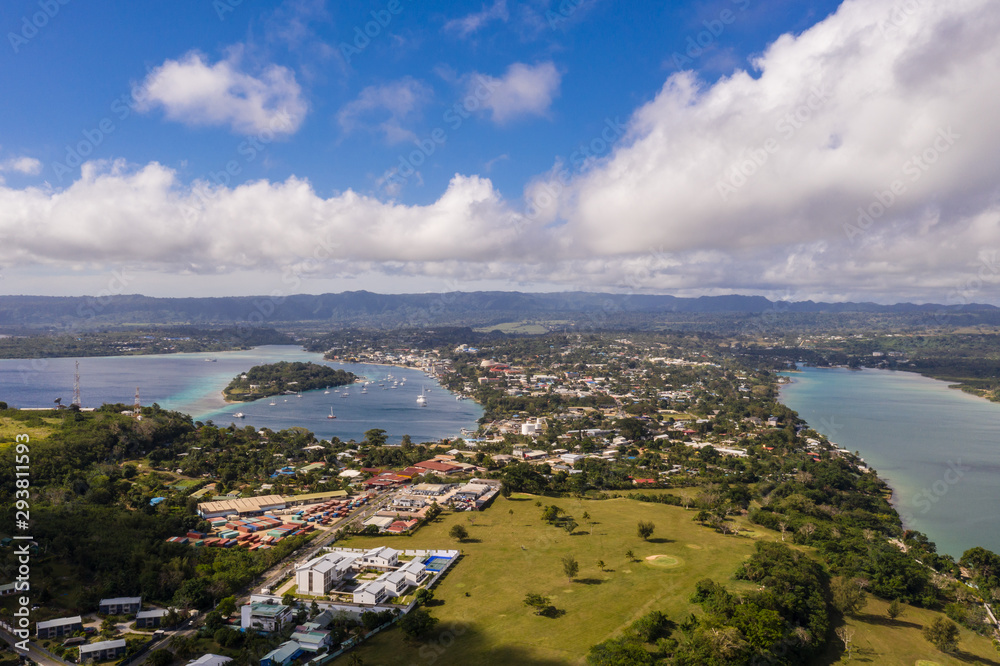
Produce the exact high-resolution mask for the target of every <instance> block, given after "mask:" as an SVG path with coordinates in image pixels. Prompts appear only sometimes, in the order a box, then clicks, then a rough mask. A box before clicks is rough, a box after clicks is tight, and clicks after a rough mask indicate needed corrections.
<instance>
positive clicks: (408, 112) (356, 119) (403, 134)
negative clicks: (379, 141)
mask: <svg viewBox="0 0 1000 666" xmlns="http://www.w3.org/2000/svg"><path fill="white" fill-rule="evenodd" d="M432 96H433V91H432V90H431V89H430V87H428V86H427V85H426V84H424V83H421V82H420V81H417V80H416V79H413V78H411V77H405V78H403V79H400V80H399V81H393V82H392V83H387V84H385V85H377V86H368V87H367V88H365V89H364V90H362V91H361V93H360V94H359V95H358V97H357V98H356V99H354V100H352V101H350V102H348V103H347V104H345V105H344V107H343V108H342V109H341V110H340V112H339V113H338V114H337V121H338V122H339V123H340V126H341V128H342V129H343V130H344V131H345V132H351V131H353V130H355V129H358V128H365V129H377V130H379V131H381V132H382V133H383V134H385V138H386V140H387V141H388V142H389V143H399V142H401V141H406V140H413V139H415V138H416V135H415V134H414V133H413V131H412V130H409V129H406V128H405V127H403V123H404V122H405V121H406V120H408V119H409V118H411V117H412V116H413V115H414V114H415V113H417V112H418V111H419V110H420V108H421V107H423V106H424V104H426V103H427V101H428V100H429V99H430V98H431V97H432Z"/></svg>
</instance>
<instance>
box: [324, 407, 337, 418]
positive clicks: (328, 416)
mask: <svg viewBox="0 0 1000 666" xmlns="http://www.w3.org/2000/svg"><path fill="white" fill-rule="evenodd" d="M326 418H328V419H335V418H337V417H336V416H335V415H334V413H333V407H331V408H330V413H329V414H327V416H326Z"/></svg>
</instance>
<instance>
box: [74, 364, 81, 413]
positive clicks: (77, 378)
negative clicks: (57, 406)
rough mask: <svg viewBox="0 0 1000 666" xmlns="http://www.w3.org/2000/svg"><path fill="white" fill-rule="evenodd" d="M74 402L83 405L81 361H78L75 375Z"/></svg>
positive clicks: (78, 405)
mask: <svg viewBox="0 0 1000 666" xmlns="http://www.w3.org/2000/svg"><path fill="white" fill-rule="evenodd" d="M73 404H74V405H76V406H77V407H80V406H82V403H81V401H80V362H79V361H77V362H76V374H75V375H74V376H73Z"/></svg>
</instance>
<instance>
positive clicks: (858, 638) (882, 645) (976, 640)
mask: <svg viewBox="0 0 1000 666" xmlns="http://www.w3.org/2000/svg"><path fill="white" fill-rule="evenodd" d="M888 606H889V604H888V603H887V602H885V601H881V600H879V599H873V598H871V597H869V598H868V604H867V605H866V606H865V608H864V609H863V610H862V611H861V613H860V614H859V615H858V617H857V618H848V619H847V622H846V625H847V626H848V627H849V628H851V629H853V630H854V637H853V639H852V642H853V649H852V654H851V659H850V660H848V658H847V654H846V653H841V652H840V649H841V648H842V647H843V644H842V643H840V642H839V641H837V640H833V641H831V643H832V646H831V647H833V648H834V650H832V651H831V655H830V656H828V658H827V659H826V660H825V661H823V662H822V663H824V664H920V666H935V665H938V666H952V665H955V666H958V665H960V664H983V665H984V666H987V665H993V666H996V665H998V664H1000V654H998V653H997V651H996V650H994V649H993V645H992V644H991V643H990V639H988V638H985V637H983V636H977V635H976V634H974V633H972V632H971V631H968V630H967V629H962V630H961V632H962V633H961V636H960V637H959V640H958V653H957V654H955V655H946V654H943V653H942V652H940V651H939V650H938V649H937V648H935V647H934V646H933V645H931V644H930V643H928V642H927V640H926V639H925V638H924V636H923V633H922V631H923V628H924V625H926V624H929V623H930V622H931V621H932V620H933V619H934V618H935V617H939V616H941V615H942V614H941V613H935V612H933V611H928V610H924V609H922V608H914V607H911V606H904V612H903V614H902V615H901V616H899V617H898V618H896V619H895V620H890V619H889V618H888V616H887V615H886V612H885V611H886V608H887V607H888ZM832 652H836V654H832Z"/></svg>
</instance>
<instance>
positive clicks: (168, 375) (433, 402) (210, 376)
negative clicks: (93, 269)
mask: <svg viewBox="0 0 1000 666" xmlns="http://www.w3.org/2000/svg"><path fill="white" fill-rule="evenodd" d="M209 358H210V359H215V360H214V361H206V359H209ZM76 361H79V362H80V385H81V397H82V403H83V406H84V407H98V406H100V405H102V404H104V403H125V404H126V405H129V406H131V405H132V403H133V401H134V398H135V390H136V387H139V398H140V401H141V403H142V404H144V405H150V404H152V403H154V402H155V403H158V404H159V405H160V406H161V407H163V408H164V409H172V410H177V411H180V412H184V413H186V414H190V415H191V416H192V418H194V419H195V420H196V421H209V420H211V421H213V422H214V423H215V424H216V425H221V426H227V425H229V424H230V423H236V424H237V425H238V426H246V425H252V426H254V427H255V428H270V429H272V430H280V429H283V428H290V427H293V426H301V427H303V428H306V429H308V430H311V431H312V432H314V433H315V434H316V436H317V437H320V438H322V439H329V438H331V437H334V436H335V437H339V438H340V439H341V440H344V441H347V440H350V439H354V440H358V441H360V440H361V439H362V437H363V436H364V432H365V431H366V430H368V429H370V428H382V429H383V430H385V431H387V433H388V435H389V441H390V442H398V441H399V440H400V439H401V438H402V436H403V435H404V434H407V435H410V437H411V438H412V439H413V441H414V442H424V441H433V440H437V439H441V438H446V437H457V436H458V435H459V434H460V431H461V429H462V428H470V429H473V430H474V429H475V428H476V427H477V420H478V419H479V418H480V417H481V416H482V414H483V411H482V408H481V407H480V406H479V405H478V404H476V403H475V402H473V401H471V400H462V401H459V400H456V399H455V395H454V394H452V393H450V392H449V391H447V390H446V389H445V388H443V387H442V386H440V385H439V384H438V383H437V381H436V380H435V379H433V378H431V377H428V376H427V375H425V374H424V373H423V372H422V371H420V370H417V369H414V368H400V367H395V366H386V365H374V364H362V363H337V362H333V361H324V360H323V357H322V354H318V353H313V352H307V351H304V350H302V349H301V348H299V347H295V346H283V345H266V346H261V347H256V348H254V349H250V350H245V351H232V352H213V353H211V354H153V355H148V356H108V357H87V358H79V359H74V358H55V359H34V360H27V359H3V360H0V401H4V402H7V403H8V404H9V405H10V406H11V407H52V406H53V401H54V400H55V399H56V398H62V402H63V404H67V405H68V404H69V403H70V402H71V400H72V397H73V373H74V367H75V362H76ZM278 361H312V362H314V363H322V364H324V365H328V366H330V367H334V368H342V369H344V370H348V371H350V372H353V373H354V374H356V375H358V376H360V377H364V378H366V379H367V380H369V381H371V382H373V383H372V384H370V385H369V386H368V387H367V392H366V393H362V392H361V389H362V386H361V385H360V384H354V385H351V386H348V387H339V390H336V391H335V389H330V393H329V394H325V393H324V392H323V391H322V390H318V391H306V392H304V393H302V397H301V398H298V397H296V396H294V395H293V396H274V397H273V398H264V399H262V400H257V401H255V402H250V403H228V404H227V403H226V402H225V400H224V399H223V397H222V389H223V388H225V386H226V385H227V384H228V383H229V382H230V380H232V379H233V377H235V376H237V375H239V374H240V373H242V372H245V371H246V370H249V369H250V368H251V367H252V366H254V365H261V364H264V363H276V362H278ZM389 374H391V375H393V377H394V379H395V380H399V381H400V383H401V385H400V386H398V387H396V388H389V387H391V386H392V384H393V381H392V380H390V381H389V382H386V387H384V389H383V387H380V386H379V385H378V382H379V381H384V379H385V377H386V376H387V375H389ZM404 378H405V380H406V381H405V382H403V380H404ZM344 389H347V390H348V393H349V397H346V398H343V397H341V396H342V395H343V392H344ZM422 389H423V390H425V391H427V393H426V398H427V402H426V405H425V406H420V405H418V404H417V402H416V399H417V396H418V395H419V394H420V392H421V390H422ZM272 401H274V402H275V403H276V404H275V405H273V406H272V405H271V404H270V403H271V402H272ZM331 408H332V409H333V413H334V414H335V415H336V417H337V418H336V419H328V418H327V415H328V414H330V410H331ZM237 412H243V413H244V415H245V416H244V418H237V417H235V416H234V415H235V414H236V413H237Z"/></svg>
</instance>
